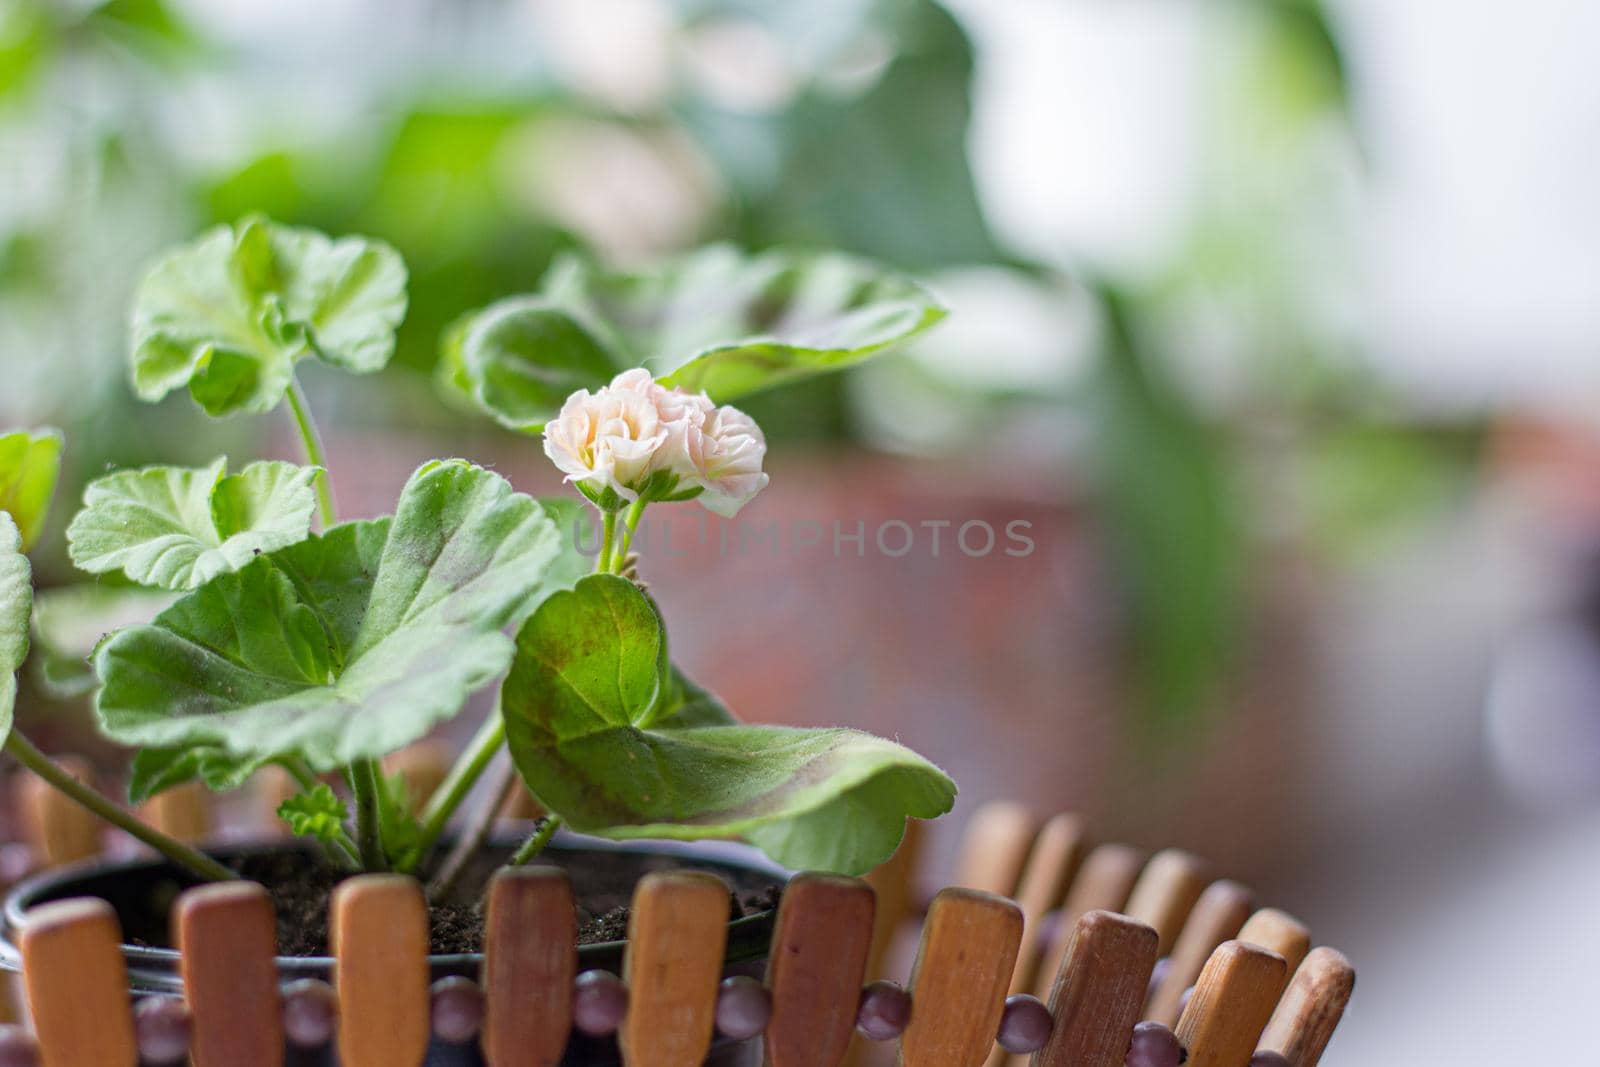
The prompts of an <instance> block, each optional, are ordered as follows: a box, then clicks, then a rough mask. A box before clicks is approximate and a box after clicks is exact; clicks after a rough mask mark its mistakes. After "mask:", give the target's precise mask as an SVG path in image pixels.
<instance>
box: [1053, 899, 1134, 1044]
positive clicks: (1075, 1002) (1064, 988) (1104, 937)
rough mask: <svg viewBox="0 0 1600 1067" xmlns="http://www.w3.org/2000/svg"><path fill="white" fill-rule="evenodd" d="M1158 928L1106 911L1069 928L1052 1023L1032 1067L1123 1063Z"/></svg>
mask: <svg viewBox="0 0 1600 1067" xmlns="http://www.w3.org/2000/svg"><path fill="white" fill-rule="evenodd" d="M1156 944H1157V937H1156V932H1155V931H1154V930H1153V929H1151V928H1150V927H1149V926H1147V925H1145V924H1144V923H1141V922H1137V921H1135V920H1133V919H1129V918H1127V917H1126V916H1123V915H1116V914H1113V913H1111V912H1109V911H1091V912H1089V913H1088V914H1087V915H1084V916H1083V917H1082V918H1080V919H1079V920H1078V921H1077V923H1076V924H1074V926H1073V929H1072V934H1071V937H1070V938H1069V944H1068V948H1067V953H1066V958H1065V959H1064V960H1063V961H1062V963H1061V972H1060V973H1059V974H1058V975H1057V976H1056V978H1055V984H1054V987H1053V988H1052V989H1051V992H1050V999H1049V1001H1048V1003H1049V1005H1050V1014H1051V1017H1052V1018H1053V1019H1054V1020H1055V1026H1054V1028H1053V1029H1052V1031H1051V1033H1050V1040H1049V1041H1048V1042H1047V1043H1046V1044H1045V1046H1044V1048H1042V1049H1040V1050H1039V1052H1038V1054H1037V1056H1036V1057H1035V1059H1034V1061H1033V1062H1034V1065H1035V1067H1122V1061H1123V1057H1125V1056H1126V1055H1127V1054H1128V1042H1129V1040H1130V1038H1131V1037H1132V1035H1133V1025H1134V1023H1135V1022H1137V1021H1138V1019H1139V1009H1140V1008H1141V1007H1142V1006H1143V1005H1144V995H1145V991H1146V990H1147V989H1148V988H1149V985H1150V973H1151V971H1152V970H1153V969H1154V968H1155V965H1156Z"/></svg>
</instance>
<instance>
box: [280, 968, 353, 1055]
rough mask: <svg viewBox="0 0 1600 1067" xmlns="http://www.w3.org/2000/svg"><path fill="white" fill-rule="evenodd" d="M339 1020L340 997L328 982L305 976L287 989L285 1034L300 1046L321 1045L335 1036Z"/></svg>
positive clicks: (285, 993) (285, 995) (284, 1005)
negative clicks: (334, 1032)
mask: <svg viewBox="0 0 1600 1067" xmlns="http://www.w3.org/2000/svg"><path fill="white" fill-rule="evenodd" d="M338 1023H339V997H338V994H336V993H335V992H334V991H333V987H332V986H330V985H329V984H328V983H327V982H322V981H318V980H317V979H315V978H302V979H300V980H299V981H298V982H290V983H289V984H288V985H287V986H285V987H284V990H283V1036H284V1037H285V1038H287V1039H288V1041H289V1043H290V1044H291V1045H296V1046H298V1047H300V1048H321V1047H323V1046H324V1045H326V1044H327V1043H328V1042H330V1041H332V1040H333V1031H334V1028H335V1027H336V1026H338Z"/></svg>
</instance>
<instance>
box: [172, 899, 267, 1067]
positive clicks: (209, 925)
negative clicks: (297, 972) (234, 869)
mask: <svg viewBox="0 0 1600 1067" xmlns="http://www.w3.org/2000/svg"><path fill="white" fill-rule="evenodd" d="M173 938H174V940H175V942H176V943H177V945H178V948H179V950H180V951H181V952H182V953H183V961H182V971H183V988H184V991H185V994H186V996H187V998H188V1001H189V1010H190V1012H191V1014H192V1017H193V1025H194V1033H193V1046H192V1051H191V1055H192V1057H193V1060H194V1067H280V1065H281V1064H282V1063H283V1008H282V1005H281V1003H280V1001H279V996H278V967H277V964H276V962H275V961H274V959H273V957H274V955H276V953H277V924H276V920H275V917H274V912H273V907H272V898H271V896H269V895H268V894H267V891H266V890H265V889H263V888H262V887H261V886H259V885H256V884H255V883H253V882H228V883H224V884H221V885H208V886H201V887H200V888H198V889H191V890H189V891H188V892H186V893H184V894H183V895H182V896H181V897H179V898H178V904H177V907H176V909H175V910H174V913H173Z"/></svg>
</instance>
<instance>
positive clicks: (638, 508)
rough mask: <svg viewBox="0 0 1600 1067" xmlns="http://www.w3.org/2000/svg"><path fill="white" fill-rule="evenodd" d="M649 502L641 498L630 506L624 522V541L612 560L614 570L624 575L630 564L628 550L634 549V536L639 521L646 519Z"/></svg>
mask: <svg viewBox="0 0 1600 1067" xmlns="http://www.w3.org/2000/svg"><path fill="white" fill-rule="evenodd" d="M648 504H649V501H648V500H646V499H645V498H644V497H640V498H639V499H638V500H635V501H634V502H633V503H632V504H629V505H628V514H627V516H626V517H625V518H624V519H623V520H622V541H621V544H620V545H619V547H618V548H617V550H616V552H615V553H614V554H613V558H612V568H611V569H612V570H613V571H615V572H616V573H618V574H620V573H622V568H623V566H624V565H625V564H626V563H627V562H628V550H629V549H630V548H632V547H633V534H634V531H635V530H637V529H638V528H639V520H640V519H641V518H643V517H644V509H645V507H646V505H648Z"/></svg>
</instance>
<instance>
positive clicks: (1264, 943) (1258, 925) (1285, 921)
mask: <svg viewBox="0 0 1600 1067" xmlns="http://www.w3.org/2000/svg"><path fill="white" fill-rule="evenodd" d="M1238 940H1240V941H1248V942H1249V943H1250V944H1252V945H1260V946H1261V947H1262V948H1264V949H1266V950H1267V951H1268V952H1276V953H1277V954H1278V955H1280V956H1282V957H1283V962H1284V963H1285V964H1286V965H1287V967H1288V970H1289V974H1294V972H1295V971H1296V970H1297V969H1299V967H1300V964H1301V962H1302V961H1303V960H1304V959H1305V958H1306V953H1308V952H1310V951H1311V931H1310V930H1308V929H1306V925H1305V923H1302V922H1301V921H1300V920H1299V919H1296V918H1295V917H1294V916H1293V915H1290V914H1288V913H1287V912H1282V911H1279V910H1278V909H1277V908H1262V909H1261V910H1260V911H1258V912H1256V913H1255V914H1254V915H1252V916H1250V918H1249V920H1248V921H1246V922H1245V924H1244V929H1242V930H1240V931H1239V937H1238Z"/></svg>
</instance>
